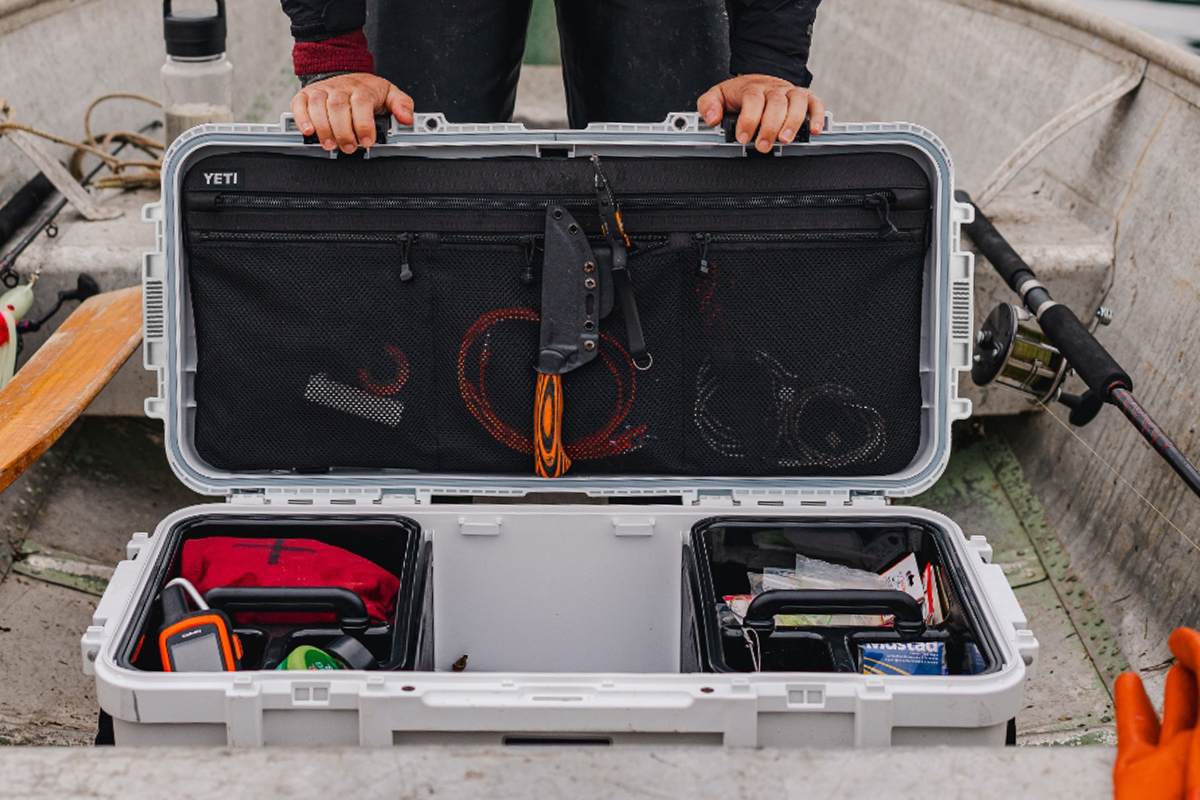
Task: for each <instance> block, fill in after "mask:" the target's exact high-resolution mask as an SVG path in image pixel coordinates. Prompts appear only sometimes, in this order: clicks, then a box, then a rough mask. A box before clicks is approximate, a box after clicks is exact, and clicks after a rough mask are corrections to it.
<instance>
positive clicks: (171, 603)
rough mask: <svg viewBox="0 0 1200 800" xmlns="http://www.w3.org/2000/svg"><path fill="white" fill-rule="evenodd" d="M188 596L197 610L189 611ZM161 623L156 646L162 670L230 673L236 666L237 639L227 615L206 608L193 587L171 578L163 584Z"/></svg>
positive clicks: (240, 652) (239, 655) (238, 658)
mask: <svg viewBox="0 0 1200 800" xmlns="http://www.w3.org/2000/svg"><path fill="white" fill-rule="evenodd" d="M188 596H191V598H192V601H193V602H194V603H195V604H196V607H197V609H198V610H196V611H189V610H188V603H187V598H188ZM161 600H162V611H163V626H162V628H161V629H160V630H159V632H158V649H159V653H160V654H161V655H162V668H163V671H164V672H233V671H235V670H237V669H238V668H239V666H240V664H239V663H238V662H239V661H240V659H241V656H242V647H241V644H242V643H241V641H239V639H238V637H237V636H235V635H234V633H233V626H232V624H231V623H230V621H229V617H227V616H225V614H224V613H223V612H221V611H217V610H216V609H212V608H209V607H208V604H207V603H205V602H204V598H202V597H201V596H200V593H199V592H198V591H196V587H195V586H193V585H192V584H191V582H189V581H188V580H187V579H185V578H175V579H174V580H172V581H168V582H167V585H166V586H164V587H163V590H162V594H161Z"/></svg>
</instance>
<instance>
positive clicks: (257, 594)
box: [204, 586, 371, 633]
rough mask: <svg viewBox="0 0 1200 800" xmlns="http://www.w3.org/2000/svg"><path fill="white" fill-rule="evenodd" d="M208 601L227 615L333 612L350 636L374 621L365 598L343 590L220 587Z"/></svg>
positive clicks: (286, 587)
mask: <svg viewBox="0 0 1200 800" xmlns="http://www.w3.org/2000/svg"><path fill="white" fill-rule="evenodd" d="M204 601H205V602H206V603H208V604H209V606H211V607H212V608H219V609H221V610H222V611H225V612H227V613H237V612H239V611H242V612H245V611H270V612H276V611H284V612H288V611H332V612H334V613H335V614H337V615H338V621H339V623H340V624H341V626H342V630H344V631H346V632H347V633H350V632H361V631H365V630H366V629H367V626H368V625H369V624H370V621H371V619H370V617H369V616H368V614H367V606H366V604H365V603H363V601H362V598H361V597H359V596H358V595H357V594H355V593H354V592H352V591H350V590H349V589H346V588H344V587H341V586H220V587H217V588H215V589H209V590H208V591H207V592H206V593H205V595H204Z"/></svg>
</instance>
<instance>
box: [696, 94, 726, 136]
mask: <svg viewBox="0 0 1200 800" xmlns="http://www.w3.org/2000/svg"><path fill="white" fill-rule="evenodd" d="M696 110H697V111H699V112H700V116H701V117H703V118H704V123H705V124H706V125H708V126H709V127H710V128H712V127H715V126H716V125H719V124H720V123H721V118H722V117H724V116H725V91H724V90H723V89H722V88H721V84H719V83H718V84H717V85H716V86H714V87H712V88H711V89H709V90H708V91H707V92H705V93H704V94H702V95H700V97H699V99H697V100H696Z"/></svg>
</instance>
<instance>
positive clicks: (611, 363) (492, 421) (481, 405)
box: [458, 308, 646, 461]
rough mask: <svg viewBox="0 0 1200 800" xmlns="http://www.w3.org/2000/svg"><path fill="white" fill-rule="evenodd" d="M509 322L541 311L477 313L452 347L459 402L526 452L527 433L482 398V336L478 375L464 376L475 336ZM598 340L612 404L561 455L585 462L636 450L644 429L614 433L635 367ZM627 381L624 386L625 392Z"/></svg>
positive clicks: (630, 396)
mask: <svg viewBox="0 0 1200 800" xmlns="http://www.w3.org/2000/svg"><path fill="white" fill-rule="evenodd" d="M512 321H518V322H533V323H539V322H541V316H540V315H539V314H538V312H536V311H534V310H533V309H531V308H502V309H499V310H497V311H492V312H491V313H488V314H484V315H483V316H482V317H480V318H479V319H478V320H477V321H476V322H475V324H474V325H472V326H471V328H470V329H469V330H468V331H467V332H466V334H465V335H464V336H463V341H462V346H461V347H460V348H459V350H458V388H459V391H460V392H462V397H463V401H464V402H466V404H467V410H468V411H470V412H471V416H473V417H475V419H477V420H479V423H480V424H481V425H483V427H484V428H485V429H486V430H487V432H488V433H489V434H491V435H492V437H493V438H495V439H496V440H497V441H498V442H500V443H501V444H504V445H505V446H507V447H510V448H512V449H513V450H516V451H517V452H519V453H525V454H526V455H530V456H532V455H533V440H532V439H531V438H530V437H528V436H523V435H522V434H521V433H519V432H518V431H517V430H516V429H514V428H513V427H512V426H510V425H508V424H506V423H505V422H504V421H503V420H501V419H500V418H499V417H498V416H497V415H496V412H495V411H494V410H493V409H492V405H491V402H490V401H489V400H488V397H487V388H486V383H487V365H488V359H489V355H490V349H491V345H490V343H489V341H488V340H487V339H486V338H485V340H484V342H483V343H482V345H481V346H480V352H479V375H478V378H477V380H476V381H475V382H474V383H472V382H471V380H469V379H468V378H467V353H468V352H469V351H470V349H471V346H472V345H473V344H474V343H475V341H476V339H478V338H479V337H480V336H481V335H483V334H484V333H486V332H487V331H488V330H489V329H490V328H492V327H493V326H494V325H498V324H500V323H502V322H512ZM600 340H601V344H600V360H601V361H603V362H604V365H605V366H606V367H608V370H609V372H610V373H612V376H613V379H614V380H615V381H616V384H617V408H616V410H615V411H614V413H613V415H612V416H611V417H610V418H609V420H608V422H607V423H605V425H604V427H602V428H601V429H600V430H598V431H596V432H595V433H591V434H589V435H587V436H583V437H581V438H579V439H577V440H576V441H574V442H568V443H567V444H565V445H563V449H564V450H566V452H567V455H568V456H570V457H571V458H572V459H576V460H580V459H582V460H585V461H586V460H588V459H594V458H604V457H606V456H613V455H620V454H622V453H628V452H630V451H632V450H636V449H637V448H638V447H640V446H641V443H642V438H643V436H644V434H645V432H646V426H645V425H639V426H637V427H634V428H629V429H627V430H624V431H622V432H620V433H617V428H619V427H620V426H621V423H623V422H624V421H625V417H627V416H628V415H629V410H630V409H631V408H632V407H633V400H634V395H635V393H636V389H637V370H636V369H635V368H634V366H633V359H632V358H631V357H630V355H629V353H628V352H627V351H626V350H625V348H624V347H622V346H621V345H620V344H619V343H618V342H617V341H616V340H615V339H613V338H612V337H611V336H608V335H607V334H604V333H602V334H600ZM606 346H607V347H608V348H609V349H615V350H616V351H617V352H618V353H620V356H621V357H620V359H614V358H613V357H612V355H610V354H609V353H608V352H606ZM620 361H623V362H624V366H625V370H624V371H622V370H621V369H620V367H619V362H620ZM623 372H624V374H623ZM627 383H628V391H626V384H627Z"/></svg>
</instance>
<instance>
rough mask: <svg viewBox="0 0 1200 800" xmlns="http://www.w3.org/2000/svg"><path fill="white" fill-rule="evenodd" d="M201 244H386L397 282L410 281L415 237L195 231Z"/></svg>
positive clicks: (400, 235)
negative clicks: (391, 248)
mask: <svg viewBox="0 0 1200 800" xmlns="http://www.w3.org/2000/svg"><path fill="white" fill-rule="evenodd" d="M195 236H196V237H197V238H198V239H199V240H200V241H201V242H267V243H273V244H295V243H303V242H339V243H349V244H387V245H395V246H396V247H398V248H399V249H400V280H401V281H410V280H412V277H413V273H412V269H411V267H410V265H409V249H410V248H411V247H412V244H413V243H414V242H415V241H416V239H417V235H416V234H415V233H353V232H343V231H325V232H306V231H295V232H293V231H197V232H196V233H195Z"/></svg>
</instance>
